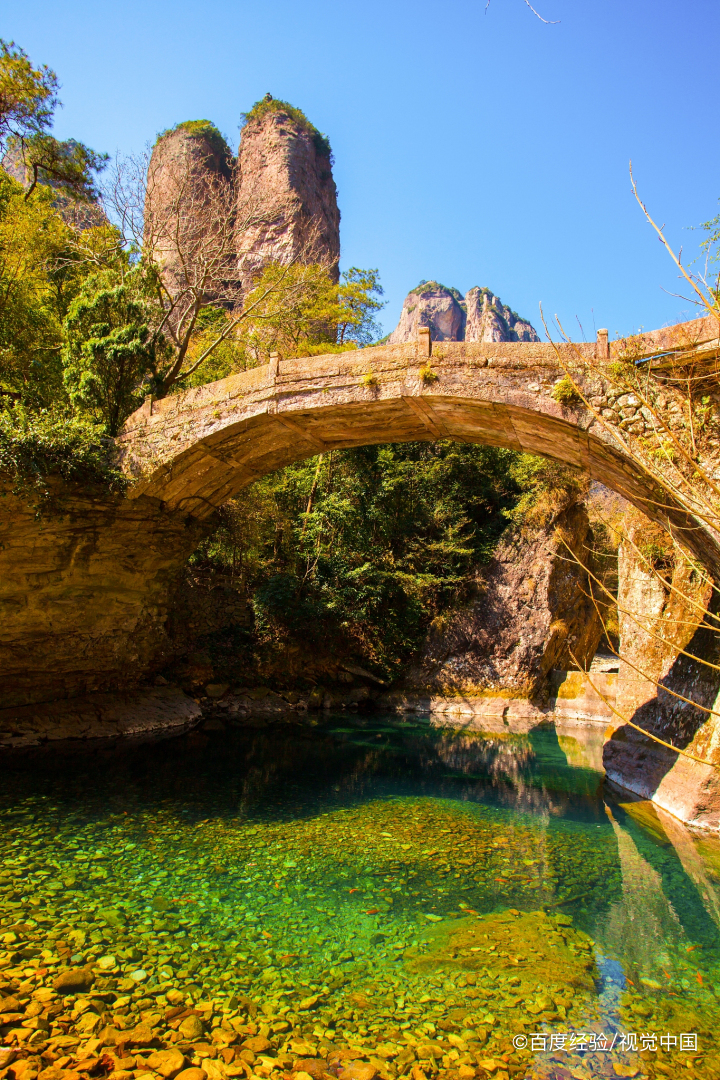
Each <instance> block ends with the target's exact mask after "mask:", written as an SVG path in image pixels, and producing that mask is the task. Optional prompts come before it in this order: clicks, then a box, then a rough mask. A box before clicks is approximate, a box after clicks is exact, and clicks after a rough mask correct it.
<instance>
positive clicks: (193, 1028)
mask: <svg viewBox="0 0 720 1080" xmlns="http://www.w3.org/2000/svg"><path fill="white" fill-rule="evenodd" d="M178 1030H179V1032H180V1034H181V1035H182V1036H183V1038H184V1039H191V1040H192V1039H199V1038H200V1036H201V1035H202V1034H203V1030H204V1029H203V1025H202V1021H201V1019H200V1017H199V1016H195V1014H192V1015H191V1016H186V1017H185V1019H184V1020H183V1021H182V1023H181V1024H180V1027H179V1029H178Z"/></svg>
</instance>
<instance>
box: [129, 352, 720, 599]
mask: <svg viewBox="0 0 720 1080" xmlns="http://www.w3.org/2000/svg"><path fill="white" fill-rule="evenodd" d="M429 347H430V346H429V342H428V344H427V346H425V344H424V343H422V342H421V343H420V345H416V343H413V342H411V343H404V344H402V345H398V346H378V347H376V348H372V349H364V350H362V352H354V353H344V354H339V355H338V354H330V355H326V356H321V357H312V358H307V359H299V360H287V361H281V362H278V361H277V359H275V360H273V361H271V363H270V365H267V366H264V367H261V368H256V369H254V370H252V371H248V372H244V373H243V374H241V375H237V376H232V377H230V378H228V379H224V380H221V381H219V382H216V383H211V384H208V385H206V386H203V387H199V388H197V389H193V390H190V391H187V392H185V393H183V394H179V395H176V396H174V397H169V398H165V399H163V400H162V401H159V402H155V403H150V402H149V401H148V402H147V403H146V405H145V406H143V408H141V409H140V410H138V412H137V413H135V414H134V415H133V416H132V417H131V418H130V420H129V421H128V423H127V425H126V427H125V429H124V431H123V433H122V434H121V436H120V437H119V439H118V447H119V453H120V459H121V463H122V467H123V469H124V470H125V471H126V472H127V473H128V474H129V475H131V476H134V477H135V478H137V481H138V482H137V483H136V484H135V485H134V487H133V488H132V490H131V496H130V497H131V498H133V497H137V496H139V495H145V496H150V497H152V498H155V499H159V500H161V501H162V503H163V504H164V505H165V506H166V507H167V509H168V510H170V511H176V512H180V513H185V514H188V515H190V516H191V517H193V518H198V519H200V520H203V519H207V518H209V517H211V516H212V515H213V514H214V512H215V511H216V510H217V509H218V508H219V507H220V506H221V505H222V504H223V503H224V502H226V501H227V500H228V499H230V498H232V497H233V496H234V495H235V494H237V493H238V492H239V491H240V490H241V489H242V488H243V487H245V486H247V485H248V484H250V483H252V482H253V481H255V480H257V479H259V478H260V477H262V476H264V475H267V474H268V473H270V472H273V471H275V470H277V469H280V468H282V467H283V466H285V465H288V464H290V463H292V462H294V461H298V460H302V459H304V458H307V457H311V456H314V455H316V454H318V453H324V452H328V451H330V450H334V449H344V448H347V447H353V446H366V445H373V444H379V443H388V442H409V441H421V440H426V441H433V440H437V439H453V440H456V441H459V442H470V443H483V444H486V445H491V446H502V447H506V448H508V449H512V450H518V451H525V452H528V453H533V454H540V455H544V456H546V457H548V458H554V459H556V460H558V461H562V462H566V463H568V464H571V465H574V466H576V467H579V468H581V469H584V470H585V471H586V472H587V473H588V474H589V475H590V476H591V477H592V478H593V479H595V480H598V481H600V482H601V483H603V484H605V485H606V486H607V487H609V488H611V489H612V490H614V491H616V492H617V493H618V494H620V495H622V496H623V497H625V498H626V499H628V500H629V501H630V502H632V503H633V504H634V505H635V506H637V507H638V508H639V509H640V510H642V511H643V512H644V513H646V514H647V515H648V516H649V517H651V518H653V519H654V520H656V521H658V522H659V523H660V524H661V525H662V526H663V527H664V528H667V529H668V530H669V531H670V532H671V533H672V534H673V536H675V537H676V539H677V540H678V541H679V542H680V543H682V544H683V545H684V546H685V547H686V548H687V549H688V550H689V551H690V552H691V553H692V554H693V555H694V556H695V557H696V558H697V559H699V560H700V561H701V563H703V564H704V565H705V566H706V567H707V568H708V569H709V570H710V571H711V572H712V573H713V574H714V575H715V576H716V577H718V576H719V575H720V544H719V543H718V539H717V538H716V537H715V536H714V535H713V534H712V532H711V531H710V530H708V529H706V528H703V527H702V526H700V525H699V524H698V522H697V521H696V520H694V519H693V518H692V517H691V516H690V515H689V514H688V512H687V511H686V510H685V509H684V508H683V507H682V505H680V504H679V503H676V504H674V505H673V504H672V503H670V502H669V500H668V497H667V494H666V493H665V492H662V491H660V490H659V488H658V486H657V484H656V482H655V481H654V479H653V477H652V476H651V475H650V474H649V473H648V472H647V471H646V470H645V469H644V468H643V466H642V464H641V463H640V462H638V461H636V460H634V459H633V458H632V457H630V456H628V455H627V454H625V453H622V452H621V451H620V450H619V449H618V448H617V446H616V445H614V444H613V440H612V437H611V436H610V435H609V434H608V432H607V431H606V429H605V428H604V427H603V425H602V424H601V423H599V422H598V421H597V420H596V418H595V417H594V416H593V415H592V414H591V413H590V412H589V411H588V410H586V409H585V408H583V407H579V408H568V407H565V406H563V405H561V404H559V403H558V402H556V401H555V400H554V399H553V397H552V390H553V387H554V385H555V383H556V382H557V381H558V379H560V378H561V377H562V376H563V374H564V371H563V368H562V366H561V365H560V364H559V363H558V360H557V356H556V353H555V349H554V347H553V346H550V345H546V344H539V343H525V342H523V343H515V342H512V343H506V342H503V343H465V342H458V343H443V344H442V348H440V347H439V346H436V347H435V353H434V355H433V356H432V357H428V355H427V351H426V350H427V349H429ZM573 348H574V349H580V350H584V351H585V353H586V355H587V358H588V359H591V358H592V356H593V353H594V349H595V346H594V345H581V346H573ZM419 354H421V355H419ZM604 389H605V388H604V387H603V385H602V384H601V382H600V380H599V379H598V381H597V383H596V384H595V385H593V386H592V387H589V388H588V395H589V396H590V394H592V395H594V397H593V401H594V403H600V402H601V401H602V398H603V393H604Z"/></svg>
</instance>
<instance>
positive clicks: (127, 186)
mask: <svg viewBox="0 0 720 1080" xmlns="http://www.w3.org/2000/svg"><path fill="white" fill-rule="evenodd" d="M201 166H202V162H199V161H198V159H197V158H196V157H193V156H191V155H186V156H185V157H180V158H175V159H173V161H172V167H171V168H167V167H165V165H164V163H163V162H162V161H161V160H154V159H153V157H152V156H149V155H144V156H142V157H139V158H128V159H126V160H124V161H122V162H119V163H118V166H117V168H116V170H115V173H114V177H113V181H112V184H111V185H110V187H109V189H108V191H107V193H106V203H107V206H108V211H109V213H110V215H111V216H112V217H113V218H114V220H115V221H116V222H117V224H118V227H119V229H120V233H121V235H122V237H123V239H124V244H125V248H126V250H128V251H135V252H139V253H140V265H141V267H142V273H143V274H144V277H145V281H146V284H147V287H148V293H149V295H150V296H151V302H152V305H153V317H152V322H151V329H150V333H151V341H150V344H151V345H152V346H153V355H154V357H155V364H156V366H155V367H154V369H153V373H152V392H153V394H154V395H155V397H158V398H162V397H165V396H166V395H167V394H168V393H169V392H170V391H171V390H172V389H173V387H176V386H179V385H180V384H183V383H185V384H187V383H188V380H190V379H192V377H193V376H194V375H195V374H196V372H198V371H199V369H200V368H201V367H202V366H203V365H206V362H207V361H208V360H209V358H210V357H211V356H212V355H213V354H215V353H216V352H217V350H219V349H220V348H221V347H222V346H223V345H224V343H226V342H228V341H230V340H232V339H233V338H234V337H236V336H237V334H238V331H239V328H240V326H241V324H243V323H245V322H247V321H248V320H249V319H250V318H255V319H267V318H270V317H272V316H273V315H278V314H279V313H280V311H281V310H282V306H283V304H286V303H287V302H288V300H289V298H290V297H291V296H292V294H294V293H297V291H298V289H299V287H300V286H299V285H298V282H297V280H296V279H295V277H294V276H293V268H294V266H295V263H291V264H290V265H289V266H285V267H279V268H277V272H276V273H275V274H274V275H273V276H272V278H271V279H268V280H267V281H266V282H265V283H263V284H262V285H261V286H260V287H258V288H256V289H255V290H254V291H253V293H252V296H251V297H248V296H247V295H246V290H245V289H244V287H243V281H242V277H241V274H240V272H239V269H238V265H237V251H236V232H242V231H243V230H246V229H247V228H249V227H250V225H251V224H256V223H257V222H258V221H259V220H260V217H259V215H258V214H257V212H256V211H255V210H254V208H253V207H252V206H246V207H243V208H238V206H237V204H236V199H235V187H234V185H233V183H232V177H229V176H228V175H226V174H225V173H224V172H213V171H212V170H208V169H204V168H202V167H201ZM298 261H300V260H299V259H298V260H296V262H298ZM271 298H272V302H270V301H271ZM268 305H269V306H268ZM160 342H164V343H165V346H166V348H164V349H160V348H155V345H156V344H159V343H160ZM161 358H162V359H161Z"/></svg>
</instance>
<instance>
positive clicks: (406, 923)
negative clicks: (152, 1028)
mask: <svg viewBox="0 0 720 1080" xmlns="http://www.w3.org/2000/svg"><path fill="white" fill-rule="evenodd" d="M213 727H217V730H212V728H213ZM598 751H599V746H598V736H597V733H595V732H592V731H588V732H587V733H583V732H582V729H580V728H577V727H573V728H572V730H571V732H570V733H568V732H565V733H564V734H563V733H562V732H560V733H558V732H556V730H555V729H554V728H552V727H547V728H539V729H535V730H533V731H532V732H531V733H529V734H526V735H513V734H510V733H506V734H502V735H498V734H480V733H471V732H463V731H458V730H455V729H449V728H441V727H435V726H433V725H431V724H430V723H429V722H428V721H423V720H413V721H407V720H403V721H401V720H399V719H398V718H395V717H383V716H376V715H373V716H371V717H353V716H346V715H344V714H343V715H342V716H329V717H324V718H323V719H322V720H321V721H314V720H312V718H310V719H308V720H307V721H299V722H297V723H293V724H277V725H274V726H269V727H258V728H247V727H242V726H232V725H226V726H224V727H223V725H213V724H212V723H211V724H210V725H209V726H208V727H207V728H206V729H205V730H200V731H196V732H192V733H190V734H188V735H184V736H181V737H178V738H173V739H165V740H159V741H154V742H147V743H143V744H135V745H130V744H126V745H123V746H118V745H113V746H97V747H92V746H85V747H81V748H77V749H71V748H66V749H62V750H58V749H57V748H53V749H51V750H45V751H35V752H32V753H27V754H24V755H18V754H15V755H13V756H12V757H9V756H8V757H6V758H5V759H4V760H3V763H2V775H3V784H2V791H1V792H0V823H1V828H0V852H1V854H2V864H3V869H2V870H1V871H0V886H2V893H1V894H0V916H1V917H2V925H3V930H4V929H6V928H7V927H9V926H15V925H18V924H19V923H21V922H22V921H23V920H24V925H26V926H27V927H28V931H27V936H28V942H29V944H27V947H26V948H25V953H26V954H27V955H23V956H21V955H19V952H18V950H17V949H16V950H15V951H14V952H13V950H12V949H8V951H7V954H6V957H5V959H4V960H1V959H0V975H1V973H2V970H3V965H4V970H8V969H12V970H17V971H20V970H27V971H31V970H33V969H34V970H40V971H41V972H44V971H47V975H46V976H43V977H46V978H47V979H51V978H52V977H53V976H54V974H55V973H56V972H57V970H58V969H60V968H62V967H64V966H67V965H68V964H70V963H72V964H84V963H95V962H97V961H98V960H100V961H101V968H103V969H104V971H103V974H102V979H103V983H102V985H103V986H104V987H105V989H106V990H110V991H115V992H116V993H117V994H118V995H126V996H127V995H130V996H131V997H132V996H133V995H134V996H135V998H137V997H138V996H141V997H142V996H146V997H147V996H151V997H152V996H153V995H154V996H155V997H156V998H158V999H160V1001H161V1003H162V1002H163V1001H164V1000H165V997H164V995H165V994H166V993H167V991H168V990H169V989H170V988H179V989H180V990H182V991H184V992H186V993H188V994H190V995H191V996H193V997H194V999H207V998H213V999H215V1000H216V1001H219V1002H225V1004H226V1005H227V1006H228V1007H229V1008H230V1007H235V1006H236V1003H237V1002H241V1001H242V1000H243V999H245V998H250V999H251V1001H252V1002H253V1008H257V1009H258V1015H259V1016H260V1018H262V1019H263V1020H264V1021H265V1022H266V1025H267V1028H268V1030H269V1032H270V1034H271V1035H274V1036H276V1037H277V1038H280V1037H285V1035H287V1037H288V1038H290V1037H291V1036H292V1037H294V1038H296V1039H304V1040H306V1041H307V1043H308V1045H309V1047H310V1050H313V1051H316V1052H318V1053H321V1052H322V1051H323V1049H325V1050H327V1047H328V1046H338V1045H339V1046H346V1045H350V1046H362V1047H364V1048H366V1049H368V1051H372V1050H373V1049H375V1048H377V1047H378V1046H381V1047H383V1046H384V1047H386V1048H387V1047H388V1046H389V1047H390V1050H389V1051H387V1055H386V1059H385V1060H386V1061H387V1063H388V1067H389V1068H390V1071H391V1072H392V1069H393V1068H394V1069H395V1071H398V1072H402V1071H403V1064H402V1063H403V1060H404V1057H407V1054H406V1050H407V1048H408V1047H410V1048H412V1047H413V1045H414V1047H415V1051H414V1052H415V1059H414V1060H420V1061H421V1063H422V1061H423V1060H424V1059H423V1058H422V1056H421V1052H425V1051H423V1050H422V1048H423V1046H424V1045H425V1043H428V1041H429V1042H430V1043H431V1042H432V1040H433V1039H438V1038H440V1036H441V1035H442V1034H443V1033H445V1034H446V1035H447V1033H452V1032H455V1034H456V1036H457V1038H458V1039H460V1044H462V1045H461V1046H460V1048H458V1047H457V1046H456V1055H455V1058H454V1059H448V1060H447V1061H446V1062H445V1065H444V1066H443V1065H442V1061H445V1059H444V1058H442V1059H438V1058H437V1056H436V1057H435V1058H434V1059H433V1060H435V1061H436V1066H435V1067H437V1068H441V1067H447V1068H454V1067H457V1064H458V1061H460V1062H461V1059H462V1058H463V1057H467V1058H468V1063H469V1064H471V1065H472V1064H477V1063H478V1062H480V1061H481V1060H484V1061H485V1062H486V1064H487V1063H488V1062H492V1063H493V1065H494V1067H495V1068H494V1070H491V1073H492V1072H493V1071H494V1074H495V1075H498V1076H501V1075H502V1072H503V1070H505V1071H506V1072H507V1073H508V1075H518V1076H530V1075H533V1076H551V1075H558V1076H559V1075H564V1074H563V1073H562V1069H566V1070H572V1069H574V1070H575V1073H573V1072H571V1071H570V1072H568V1073H567V1075H573V1076H574V1075H577V1076H578V1077H579V1078H581V1080H582V1078H583V1077H584V1076H595V1075H598V1076H600V1075H613V1076H617V1075H623V1074H622V1073H618V1071H617V1070H618V1069H622V1068H625V1069H626V1070H627V1075H631V1074H632V1070H633V1069H636V1070H638V1071H637V1073H636V1074H637V1075H639V1076H640V1075H642V1076H655V1075H657V1076H661V1075H670V1074H668V1072H667V1071H664V1070H667V1068H670V1069H671V1070H677V1069H679V1068H682V1070H683V1071H682V1075H683V1076H688V1077H692V1076H708V1077H710V1076H712V1077H717V1076H720V1060H719V1059H718V1058H717V1057H715V1056H714V1055H715V1049H714V1043H715V1037H716V1035H717V1034H718V1032H720V931H719V929H718V927H719V925H720V843H718V841H717V839H713V838H709V837H699V836H694V835H692V834H691V833H690V832H689V831H688V830H687V829H685V828H683V827H682V826H680V825H679V824H678V823H677V822H674V821H673V820H672V819H669V818H665V817H662V815H661V816H658V814H657V813H656V812H655V811H654V809H653V808H652V807H649V806H648V804H642V803H631V802H629V801H628V800H627V798H626V797H625V796H621V795H618V794H613V793H612V792H610V791H608V790H607V788H606V787H605V786H604V785H603V778H602V774H601V773H600V772H599V771H598V769H597V764H598ZM473 942H475V943H476V944H473ZM43 950H44V951H43ZM8 958H9V959H8ZM312 999H315V1000H314V1001H313V1000H312ZM307 1001H311V1004H310V1005H307V1004H303V1003H306V1002H307ZM570 1031H575V1032H586V1033H587V1032H590V1031H594V1032H595V1033H596V1034H598V1033H599V1032H600V1031H603V1032H604V1033H605V1034H610V1036H612V1033H615V1034H616V1035H617V1034H619V1033H623V1032H625V1033H627V1032H635V1033H639V1034H642V1033H646V1034H651V1033H653V1032H654V1033H655V1034H656V1036H657V1038H658V1039H660V1037H661V1036H663V1035H665V1036H667V1035H668V1034H672V1035H673V1036H674V1037H676V1038H679V1036H680V1034H682V1033H688V1032H689V1033H694V1034H696V1035H697V1036H698V1045H699V1047H700V1049H699V1051H698V1052H697V1053H693V1052H692V1051H687V1052H683V1053H682V1054H680V1051H679V1049H678V1048H677V1046H676V1045H669V1046H668V1048H667V1049H666V1050H663V1049H661V1048H658V1050H657V1051H653V1050H649V1051H647V1052H645V1053H644V1054H642V1055H638V1054H636V1053H634V1052H633V1051H632V1049H630V1050H629V1051H628V1052H627V1053H618V1052H616V1051H613V1053H612V1054H610V1053H607V1052H605V1053H604V1054H603V1052H600V1051H598V1052H593V1051H584V1052H582V1053H577V1052H575V1050H573V1052H572V1053H569V1052H568V1050H567V1048H564V1049H562V1050H561V1051H559V1052H558V1053H555V1055H554V1056H550V1055H549V1053H543V1052H541V1051H540V1050H538V1051H536V1052H531V1049H530V1046H529V1045H528V1047H526V1048H525V1047H522V1046H521V1047H520V1048H519V1049H516V1048H515V1047H514V1046H513V1043H512V1041H513V1039H516V1040H517V1037H518V1036H520V1037H521V1038H520V1041H522V1036H523V1035H525V1036H526V1037H527V1038H528V1042H530V1036H531V1035H532V1034H533V1033H534V1032H546V1033H549V1032H570ZM463 1040H464V1041H463ZM418 1046H419V1047H420V1052H419V1051H418ZM462 1047H464V1049H463V1048H462ZM427 1053H429V1051H427ZM458 1055H459V1056H458ZM461 1063H462V1062H461ZM615 1065H617V1068H615ZM480 1067H482V1066H480ZM408 1068H409V1065H408ZM425 1068H426V1071H432V1066H430V1064H429V1063H428V1064H426V1066H425ZM498 1070H499V1071H498ZM553 1070H555V1071H553ZM558 1070H560V1071H558ZM583 1070H584V1071H583ZM478 1075H482V1074H481V1073H478ZM672 1075H676V1072H675V1071H673V1072H672Z"/></svg>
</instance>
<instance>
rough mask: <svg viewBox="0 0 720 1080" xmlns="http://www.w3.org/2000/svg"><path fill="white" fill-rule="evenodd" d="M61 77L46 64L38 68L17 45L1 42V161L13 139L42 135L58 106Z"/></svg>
mask: <svg viewBox="0 0 720 1080" xmlns="http://www.w3.org/2000/svg"><path fill="white" fill-rule="evenodd" d="M57 91H58V80H57V75H56V74H55V72H54V71H52V70H51V69H50V68H49V67H48V66H47V65H46V64H43V65H42V67H39V68H35V67H33V66H32V63H31V62H30V59H29V57H28V55H27V53H26V52H24V51H23V49H21V48H19V46H17V45H16V44H15V42H14V41H3V40H2V39H0V157H3V156H4V155H5V153H6V151H7V147H8V141H9V140H10V139H19V140H24V139H29V138H32V137H33V136H37V135H41V134H42V133H43V132H45V131H47V129H48V128H49V127H50V125H51V124H52V118H53V114H54V112H55V109H56V108H57V105H58V98H57Z"/></svg>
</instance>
